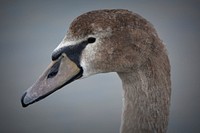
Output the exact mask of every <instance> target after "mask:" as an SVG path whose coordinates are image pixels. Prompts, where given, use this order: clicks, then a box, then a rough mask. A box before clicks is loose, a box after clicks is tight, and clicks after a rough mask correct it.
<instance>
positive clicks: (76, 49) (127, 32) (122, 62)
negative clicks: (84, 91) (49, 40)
mask: <svg viewBox="0 0 200 133" xmlns="http://www.w3.org/2000/svg"><path fill="white" fill-rule="evenodd" d="M124 14H125V15H124ZM126 15H128V17H130V19H132V20H131V21H135V18H134V16H132V14H131V13H130V12H128V11H125V10H113V11H112V10H105V11H103V10H102V11H94V12H89V13H87V14H83V15H81V16H80V17H78V18H77V19H75V20H74V21H73V22H72V24H71V26H70V28H69V30H68V33H67V35H66V36H65V38H64V39H63V41H62V42H61V43H60V44H59V45H58V46H57V48H56V49H55V50H54V51H53V54H52V63H51V64H50V65H49V67H48V68H47V70H46V71H45V72H44V73H43V75H42V76H41V77H40V78H39V80H38V81H37V82H36V83H35V84H34V85H33V86H31V87H30V88H29V89H28V90H27V91H26V92H25V94H24V95H23V97H22V105H23V106H28V105H29V104H31V103H34V102H36V101H38V100H40V99H42V98H44V97H46V96H48V95H49V94H51V93H52V92H54V91H56V90H57V89H59V88H61V87H63V86H64V85H66V84H68V83H70V82H72V81H74V80H76V79H79V78H84V77H88V76H90V75H93V74H97V73H105V72H126V71H130V69H134V68H137V67H138V65H140V64H141V62H139V61H140V60H141V59H140V58H141V57H143V56H140V51H139V50H138V48H137V46H134V41H135V40H137V39H138V40H139V37H137V36H136V37H135V38H133V36H135V35H134V34H137V32H131V30H132V29H133V27H132V29H130V27H131V26H134V23H130V25H128V23H127V21H128V17H127V16H126ZM123 19H124V20H123ZM125 19H127V20H125Z"/></svg>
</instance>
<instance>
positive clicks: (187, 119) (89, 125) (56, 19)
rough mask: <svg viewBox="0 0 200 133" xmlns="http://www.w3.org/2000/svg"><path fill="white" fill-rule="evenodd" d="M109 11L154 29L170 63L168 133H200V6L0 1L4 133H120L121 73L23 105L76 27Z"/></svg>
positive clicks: (0, 126) (193, 1)
mask: <svg viewBox="0 0 200 133" xmlns="http://www.w3.org/2000/svg"><path fill="white" fill-rule="evenodd" d="M105 8H108V9H111V8H124V9H128V10H131V11H133V12H136V13H139V14H140V15H142V16H143V17H144V18H146V19H147V20H149V21H150V22H151V23H152V24H153V25H154V27H155V28H156V30H157V32H158V34H159V36H160V38H161V39H162V40H163V41H164V43H165V44H166V47H167V49H168V53H169V57H170V61H171V70H172V71H171V74H172V99H171V108H170V121H169V128H168V133H199V132H200V122H199V118H200V103H199V102H200V90H199V89H200V81H199V79H200V76H199V75H200V71H199V68H200V52H199V51H200V44H199V42H200V34H199V33H200V26H199V24H200V11H199V9H200V1H199V0H190V1H186V0H180V1H178V0H173V1H172V0H171V1H170V0H168V1H157V0H151V1H147V0H140V1H135V0H123V1H117V0H115V1H114V0H113V1H112V0H111V1H106V0H101V1H92V0H85V1H81V0H74V1H71V2H70V1H67V0H54V1H52V0H34V1H33V0H18V1H15V0H1V1H0V63H1V65H0V68H1V69H0V73H1V76H0V133H11V132H20V133H118V132H119V128H120V118H121V108H122V101H121V100H122V85H121V81H120V79H119V78H118V76H117V74H115V73H109V74H99V75H96V76H92V77H89V78H87V79H82V80H78V81H76V82H73V83H71V84H70V85H68V86H65V87H64V88H62V89H61V90H59V91H57V92H55V93H53V94H52V95H50V96H49V97H47V98H45V99H44V100H42V101H40V102H38V103H35V104H33V105H31V106H29V107H27V108H22V106H21V103H20V98H21V95H22V94H23V92H24V91H25V90H26V89H27V88H28V87H29V86H31V85H32V84H33V83H34V82H35V81H36V79H37V78H38V77H39V76H40V74H41V73H42V72H43V71H44V69H45V68H46V67H47V65H48V64H49V63H50V61H51V53H52V51H53V49H54V48H55V47H56V46H57V45H58V44H59V43H60V42H61V40H62V38H63V37H64V35H65V33H66V31H67V29H68V27H69V24H70V23H71V22H72V20H73V19H74V18H75V17H77V16H79V15H80V14H82V13H85V12H87V11H90V10H96V9H105Z"/></svg>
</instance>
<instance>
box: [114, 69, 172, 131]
mask: <svg viewBox="0 0 200 133" xmlns="http://www.w3.org/2000/svg"><path fill="white" fill-rule="evenodd" d="M166 68H168V67H159V68H155V67H152V66H151V67H149V66H146V67H145V68H143V69H142V70H141V69H140V70H138V71H136V72H132V73H118V75H119V77H120V78H121V80H122V83H123V90H124V94H123V111H122V113H123V114H122V123H121V133H165V132H166V130H167V124H168V115H169V102H170V89H171V88H170V74H169V71H168V69H166Z"/></svg>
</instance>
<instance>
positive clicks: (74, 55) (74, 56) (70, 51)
mask: <svg viewBox="0 0 200 133" xmlns="http://www.w3.org/2000/svg"><path fill="white" fill-rule="evenodd" d="M87 44H88V41H83V42H81V43H79V44H75V45H71V46H66V47H63V48H61V49H59V50H58V51H56V52H54V53H53V54H52V60H57V59H58V58H59V57H60V56H61V54H62V53H65V54H66V55H67V57H68V58H69V59H70V60H72V61H73V62H74V63H76V65H77V66H79V67H80V55H81V53H82V51H83V49H84V48H85V47H86V46H87Z"/></svg>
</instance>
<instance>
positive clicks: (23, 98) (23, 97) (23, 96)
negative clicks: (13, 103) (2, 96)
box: [21, 92, 29, 108]
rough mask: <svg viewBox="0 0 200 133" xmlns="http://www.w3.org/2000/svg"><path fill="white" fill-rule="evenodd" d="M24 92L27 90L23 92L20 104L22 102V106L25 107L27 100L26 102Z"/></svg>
mask: <svg viewBox="0 0 200 133" xmlns="http://www.w3.org/2000/svg"><path fill="white" fill-rule="evenodd" d="M26 93H27V92H25V93H24V94H23V95H22V98H21V104H22V107H24V108H25V107H27V106H28V105H29V104H27V102H26V98H25V97H26Z"/></svg>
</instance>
